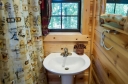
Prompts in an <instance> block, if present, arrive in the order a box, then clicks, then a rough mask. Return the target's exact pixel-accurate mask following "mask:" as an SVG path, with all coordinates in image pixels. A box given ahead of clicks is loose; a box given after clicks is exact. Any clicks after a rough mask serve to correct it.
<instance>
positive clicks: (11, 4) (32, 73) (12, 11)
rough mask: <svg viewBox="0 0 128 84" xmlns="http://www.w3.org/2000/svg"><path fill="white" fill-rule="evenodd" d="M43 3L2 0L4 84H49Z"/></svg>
mask: <svg viewBox="0 0 128 84" xmlns="http://www.w3.org/2000/svg"><path fill="white" fill-rule="evenodd" d="M39 3H40V2H39V0H0V84H47V81H46V76H45V71H44V68H43V67H42V62H43V58H44V57H43V42H42V31H41V17H40V6H39Z"/></svg>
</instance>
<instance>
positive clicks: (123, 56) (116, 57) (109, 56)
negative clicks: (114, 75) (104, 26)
mask: <svg viewBox="0 0 128 84" xmlns="http://www.w3.org/2000/svg"><path fill="white" fill-rule="evenodd" d="M95 36H96V37H95V44H97V46H99V49H100V50H101V51H102V52H103V53H104V54H105V56H106V60H108V61H109V62H110V63H112V64H113V65H114V67H115V68H116V70H117V71H119V72H120V75H119V76H120V77H121V78H122V80H123V81H124V82H126V80H128V79H127V78H128V77H127V73H126V72H128V68H127V67H125V66H124V65H126V64H127V63H128V62H127V60H128V58H127V54H128V52H127V51H126V50H124V49H123V48H121V47H120V46H119V45H117V44H116V43H114V42H113V41H112V40H110V39H108V38H107V37H106V39H105V44H106V45H107V46H114V48H113V49H112V50H110V51H106V50H105V49H104V48H102V47H101V46H100V33H99V32H98V31H95ZM118 74H119V73H118Z"/></svg>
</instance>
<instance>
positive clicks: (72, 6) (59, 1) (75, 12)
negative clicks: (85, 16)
mask: <svg viewBox="0 0 128 84" xmlns="http://www.w3.org/2000/svg"><path fill="white" fill-rule="evenodd" d="M80 17H81V1H80V0H52V16H51V20H50V23H49V27H48V28H49V29H50V31H51V32H54V31H55V32H79V31H80V20H81V19H80Z"/></svg>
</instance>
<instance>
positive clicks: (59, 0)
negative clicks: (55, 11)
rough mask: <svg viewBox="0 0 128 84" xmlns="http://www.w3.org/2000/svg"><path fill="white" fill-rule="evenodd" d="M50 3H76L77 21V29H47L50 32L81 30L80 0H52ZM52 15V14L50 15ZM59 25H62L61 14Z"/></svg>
mask: <svg viewBox="0 0 128 84" xmlns="http://www.w3.org/2000/svg"><path fill="white" fill-rule="evenodd" d="M52 3H78V16H77V17H78V22H77V24H78V25H77V29H49V30H50V32H80V31H81V0H52ZM51 17H52V15H51ZM60 17H61V26H62V15H60Z"/></svg>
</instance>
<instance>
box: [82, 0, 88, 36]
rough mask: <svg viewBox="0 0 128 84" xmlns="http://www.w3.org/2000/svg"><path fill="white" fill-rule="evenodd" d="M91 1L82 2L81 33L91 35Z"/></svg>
mask: <svg viewBox="0 0 128 84" xmlns="http://www.w3.org/2000/svg"><path fill="white" fill-rule="evenodd" d="M89 16H90V0H82V17H81V23H82V25H81V33H82V34H83V35H89Z"/></svg>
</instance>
